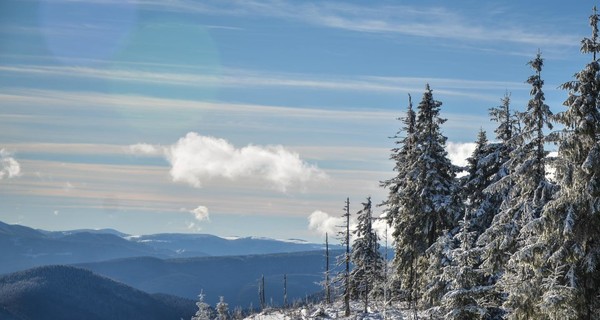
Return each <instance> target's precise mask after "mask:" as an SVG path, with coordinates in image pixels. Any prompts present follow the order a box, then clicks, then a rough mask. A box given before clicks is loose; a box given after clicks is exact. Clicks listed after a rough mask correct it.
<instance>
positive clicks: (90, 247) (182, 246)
mask: <svg viewBox="0 0 600 320" xmlns="http://www.w3.org/2000/svg"><path fill="white" fill-rule="evenodd" d="M322 247H323V246H322V245H320V244H312V243H307V242H304V241H301V240H283V241H282V240H273V239H267V238H253V237H248V238H233V239H224V238H220V237H217V236H213V235H208V234H154V235H143V236H130V235H127V234H124V233H121V232H119V231H117V230H113V229H102V230H91V229H81V230H71V231H45V230H34V229H32V228H28V227H25V226H20V225H9V224H6V223H3V222H0V252H2V256H3V259H0V274H4V273H9V272H15V271H19V270H25V269H28V268H32V267H36V266H42V265H51V264H75V263H82V262H96V261H103V260H112V259H118V258H131V257H155V258H161V259H164V258H188V257H202V256H231V255H249V254H270V253H285V252H302V251H314V250H320V249H322ZM331 248H332V249H334V248H335V247H334V246H332V247H331Z"/></svg>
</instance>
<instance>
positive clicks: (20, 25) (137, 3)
mask: <svg viewBox="0 0 600 320" xmlns="http://www.w3.org/2000/svg"><path fill="white" fill-rule="evenodd" d="M592 6H593V3H591V2H590V3H588V2H587V1H577V2H575V3H573V2H567V1H494V2H481V1H476V0H467V1H458V2H457V1H452V2H448V1H416V0H415V1H369V2H364V1H291V0H265V1H254V0H247V1H246V0H245V1H228V0H223V1H217V0H204V1H193V0H170V1H164V0H40V1H34V0H3V1H2V2H0V128H1V129H0V221H3V222H5V223H11V224H23V225H27V226H31V227H34V228H41V229H46V230H69V229H79V228H114V229H117V230H120V231H122V232H126V233H129V234H151V233H172V232H175V233H210V234H215V235H219V236H260V237H270V238H277V239H289V238H295V239H305V240H308V241H312V242H322V241H323V233H324V232H334V230H335V227H336V225H337V224H338V223H339V220H337V218H336V217H339V216H340V215H341V214H342V213H343V207H344V202H345V200H346V198H347V197H349V198H350V211H351V212H352V213H355V212H357V211H358V210H360V209H361V208H362V205H361V203H362V202H365V201H366V199H367V197H369V196H370V197H372V201H373V203H374V204H379V203H381V202H382V201H383V200H384V199H385V197H386V194H387V192H386V190H385V189H382V188H381V187H379V181H382V180H385V179H388V178H391V177H393V176H394V171H393V166H394V163H393V162H392V161H390V160H389V155H390V149H391V148H393V147H394V139H390V137H392V136H394V135H395V134H396V132H397V131H398V130H399V129H400V127H401V125H402V123H401V122H400V121H398V120H397V119H398V118H399V117H402V116H403V114H404V111H405V110H406V107H407V104H408V94H411V95H412V99H413V103H414V104H415V106H416V105H417V104H418V102H419V101H420V99H421V97H422V94H423V91H424V88H425V85H426V84H427V83H429V84H430V85H431V88H432V89H433V94H434V98H435V99H436V100H439V101H441V102H442V103H443V105H442V108H441V116H442V117H444V118H446V119H448V121H447V122H446V123H445V124H444V125H443V127H442V128H443V133H444V135H446V136H447V137H448V144H447V150H448V153H449V157H450V158H451V159H452V160H453V162H454V163H456V164H459V165H461V164H464V160H465V158H466V157H468V156H469V154H470V152H471V150H472V147H473V144H472V142H473V141H475V138H476V135H477V132H478V131H479V130H480V129H483V130H486V131H487V133H488V137H489V138H490V140H494V139H495V137H494V133H493V130H494V128H495V124H494V123H492V122H490V121H489V116H488V110H489V108H490V107H494V106H498V105H500V103H501V102H500V99H501V98H502V97H503V96H504V95H505V94H507V93H508V94H510V97H511V106H512V107H513V108H514V109H515V110H524V108H525V106H526V104H527V101H528V99H529V87H528V85H527V84H526V83H525V81H526V79H527V77H528V76H529V75H531V74H532V71H531V69H530V68H529V67H528V66H527V62H528V61H529V60H531V59H532V58H533V57H535V54H536V53H537V52H538V50H540V51H541V53H542V56H543V58H544V59H545V64H544V69H543V71H542V77H543V79H544V80H545V87H544V91H545V93H546V98H547V103H548V105H550V107H551V109H552V110H553V111H554V112H560V111H562V110H564V107H563V106H562V102H563V101H564V100H565V99H566V97H567V92H566V91H564V90H561V89H559V88H558V87H559V86H560V84H562V83H564V82H566V81H570V80H572V76H573V74H574V73H575V72H577V71H578V70H580V69H581V68H582V67H583V66H584V65H585V63H587V62H588V61H589V60H590V59H591V58H590V57H588V56H586V55H583V54H581V53H580V51H579V49H580V48H579V46H580V41H581V39H582V38H583V37H588V36H590V34H591V32H590V31H591V29H590V27H589V25H588V17H589V15H590V14H591V12H592ZM381 212H382V208H381V207H377V206H374V215H375V216H377V215H379V214H380V213H381Z"/></svg>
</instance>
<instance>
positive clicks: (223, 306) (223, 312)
mask: <svg viewBox="0 0 600 320" xmlns="http://www.w3.org/2000/svg"><path fill="white" fill-rule="evenodd" d="M216 309H217V318H216V320H227V319H229V304H227V302H225V298H223V296H221V297H219V303H217V308H216Z"/></svg>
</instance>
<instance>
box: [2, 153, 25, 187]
mask: <svg viewBox="0 0 600 320" xmlns="http://www.w3.org/2000/svg"><path fill="white" fill-rule="evenodd" d="M19 175H21V165H20V164H19V163H18V162H17V160H15V158H13V157H11V154H10V153H9V152H8V151H6V150H5V149H0V180H2V179H5V178H6V179H10V178H14V177H17V176H19Z"/></svg>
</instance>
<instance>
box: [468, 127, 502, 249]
mask: <svg viewBox="0 0 600 320" xmlns="http://www.w3.org/2000/svg"><path fill="white" fill-rule="evenodd" d="M500 146H501V143H489V142H488V139H487V135H486V132H485V131H483V130H480V131H479V134H478V136H477V141H476V142H475V150H473V153H472V154H471V156H470V157H469V158H468V159H467V175H465V176H464V177H462V178H461V179H460V185H461V194H462V198H463V199H465V201H466V202H468V203H469V206H468V207H469V210H472V212H469V215H470V216H471V219H470V221H471V225H472V226H473V230H472V231H473V232H475V238H477V237H479V235H480V234H482V233H483V232H484V231H485V230H486V229H487V228H488V227H489V226H490V224H491V223H492V220H493V218H494V216H495V215H496V214H497V213H498V208H499V207H500V203H501V202H502V197H501V196H500V195H498V194H496V193H492V192H486V191H485V190H486V189H487V188H488V187H489V186H490V185H491V184H493V183H495V182H496V181H497V180H499V179H500V168H501V165H502V162H501V161H502V160H501V159H499V158H498V157H499V152H497V151H498V149H499V148H500Z"/></svg>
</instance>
